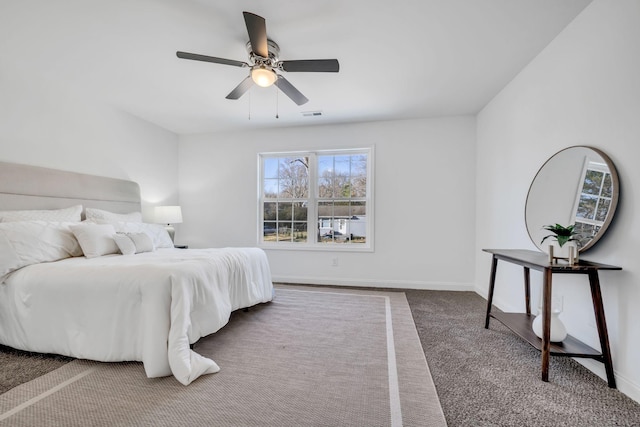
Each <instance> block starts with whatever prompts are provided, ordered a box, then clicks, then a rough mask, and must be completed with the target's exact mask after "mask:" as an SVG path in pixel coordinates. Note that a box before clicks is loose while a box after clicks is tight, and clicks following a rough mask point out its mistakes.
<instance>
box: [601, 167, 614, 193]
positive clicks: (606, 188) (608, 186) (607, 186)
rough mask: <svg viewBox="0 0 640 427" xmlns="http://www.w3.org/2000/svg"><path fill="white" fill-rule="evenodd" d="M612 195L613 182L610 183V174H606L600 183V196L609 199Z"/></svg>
mask: <svg viewBox="0 0 640 427" xmlns="http://www.w3.org/2000/svg"><path fill="white" fill-rule="evenodd" d="M612 194H613V182H612V181H611V174H609V173H607V174H605V176H604V182H603V183H602V196H603V197H611V196H612Z"/></svg>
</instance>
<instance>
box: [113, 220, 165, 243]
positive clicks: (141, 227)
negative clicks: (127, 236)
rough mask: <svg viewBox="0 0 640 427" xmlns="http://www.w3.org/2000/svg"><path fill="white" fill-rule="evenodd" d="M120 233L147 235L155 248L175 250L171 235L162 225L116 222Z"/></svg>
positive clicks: (116, 227)
mask: <svg viewBox="0 0 640 427" xmlns="http://www.w3.org/2000/svg"><path fill="white" fill-rule="evenodd" d="M113 226H114V227H115V229H116V231H117V232H118V233H145V234H147V235H148V236H149V237H150V238H151V241H152V242H153V247H154V248H155V249H158V248H173V240H171V237H169V233H167V230H166V229H165V228H164V226H162V225H160V224H148V223H146V222H114V223H113Z"/></svg>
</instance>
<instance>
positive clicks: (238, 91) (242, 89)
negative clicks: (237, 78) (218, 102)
mask: <svg viewBox="0 0 640 427" xmlns="http://www.w3.org/2000/svg"><path fill="white" fill-rule="evenodd" d="M251 86H253V80H252V79H251V76H248V77H247V78H246V79H244V80H243V81H241V82H240V84H239V85H238V86H236V88H235V89H233V90H232V91H231V92H230V93H229V95H227V96H226V98H227V99H238V98H240V97H241V96H242V95H244V94H245V93H246V92H247V91H248V90H249V89H251Z"/></svg>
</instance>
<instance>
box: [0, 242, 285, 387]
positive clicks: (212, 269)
mask: <svg viewBox="0 0 640 427" xmlns="http://www.w3.org/2000/svg"><path fill="white" fill-rule="evenodd" d="M272 297H273V285H272V283H271V273H270V270H269V264H268V262H267V258H266V255H265V253H264V251H262V250H260V249H256V248H225V249H186V250H185V249H160V250H158V251H156V252H149V253H142V254H137V255H130V256H122V255H109V256H103V257H99V258H93V259H86V258H84V257H77V258H69V259H65V260H62V261H57V262H51V263H42V264H36V265H31V266H28V267H24V268H22V269H20V270H18V271H16V272H14V273H12V274H11V276H10V277H9V278H8V279H7V280H6V281H5V283H4V284H0V343H2V344H4V345H8V346H10V347H14V348H17V349H22V350H28V351H35V352H40V353H55V354H62V355H67V356H73V357H77V358H83V359H91V360H99V361H105V362H112V361H132V360H133V361H142V362H143V364H144V369H145V372H146V374H147V376H148V377H150V378H152V377H161V376H167V375H171V374H173V375H174V376H175V377H176V378H177V379H178V381H180V382H181V383H183V384H185V385H187V384H190V383H191V382H192V381H193V380H195V379H196V378H198V377H199V376H201V375H203V374H208V373H214V372H217V371H218V370H219V369H220V368H219V367H218V365H216V363H215V362H214V361H213V360H211V359H208V358H205V357H203V356H201V355H199V354H197V353H196V352H194V351H193V350H191V349H190V348H189V344H191V343H194V342H196V341H197V340H198V339H199V338H200V337H203V336H205V335H208V334H211V333H213V332H216V331H217V330H219V329H220V328H222V327H223V326H224V325H225V324H226V323H227V322H228V320H229V316H230V314H231V311H233V310H236V309H239V308H244V307H249V306H252V305H255V304H258V303H261V302H267V301H270V300H271V299H272Z"/></svg>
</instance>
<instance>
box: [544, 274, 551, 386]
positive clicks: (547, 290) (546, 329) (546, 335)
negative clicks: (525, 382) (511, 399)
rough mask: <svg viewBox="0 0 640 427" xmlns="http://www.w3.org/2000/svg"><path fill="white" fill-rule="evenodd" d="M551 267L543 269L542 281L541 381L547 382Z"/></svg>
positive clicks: (549, 351)
mask: <svg viewBox="0 0 640 427" xmlns="http://www.w3.org/2000/svg"><path fill="white" fill-rule="evenodd" d="M551 277H552V276H551V269H550V268H545V269H544V279H543V283H542V381H545V382H549V356H550V354H551Z"/></svg>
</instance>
